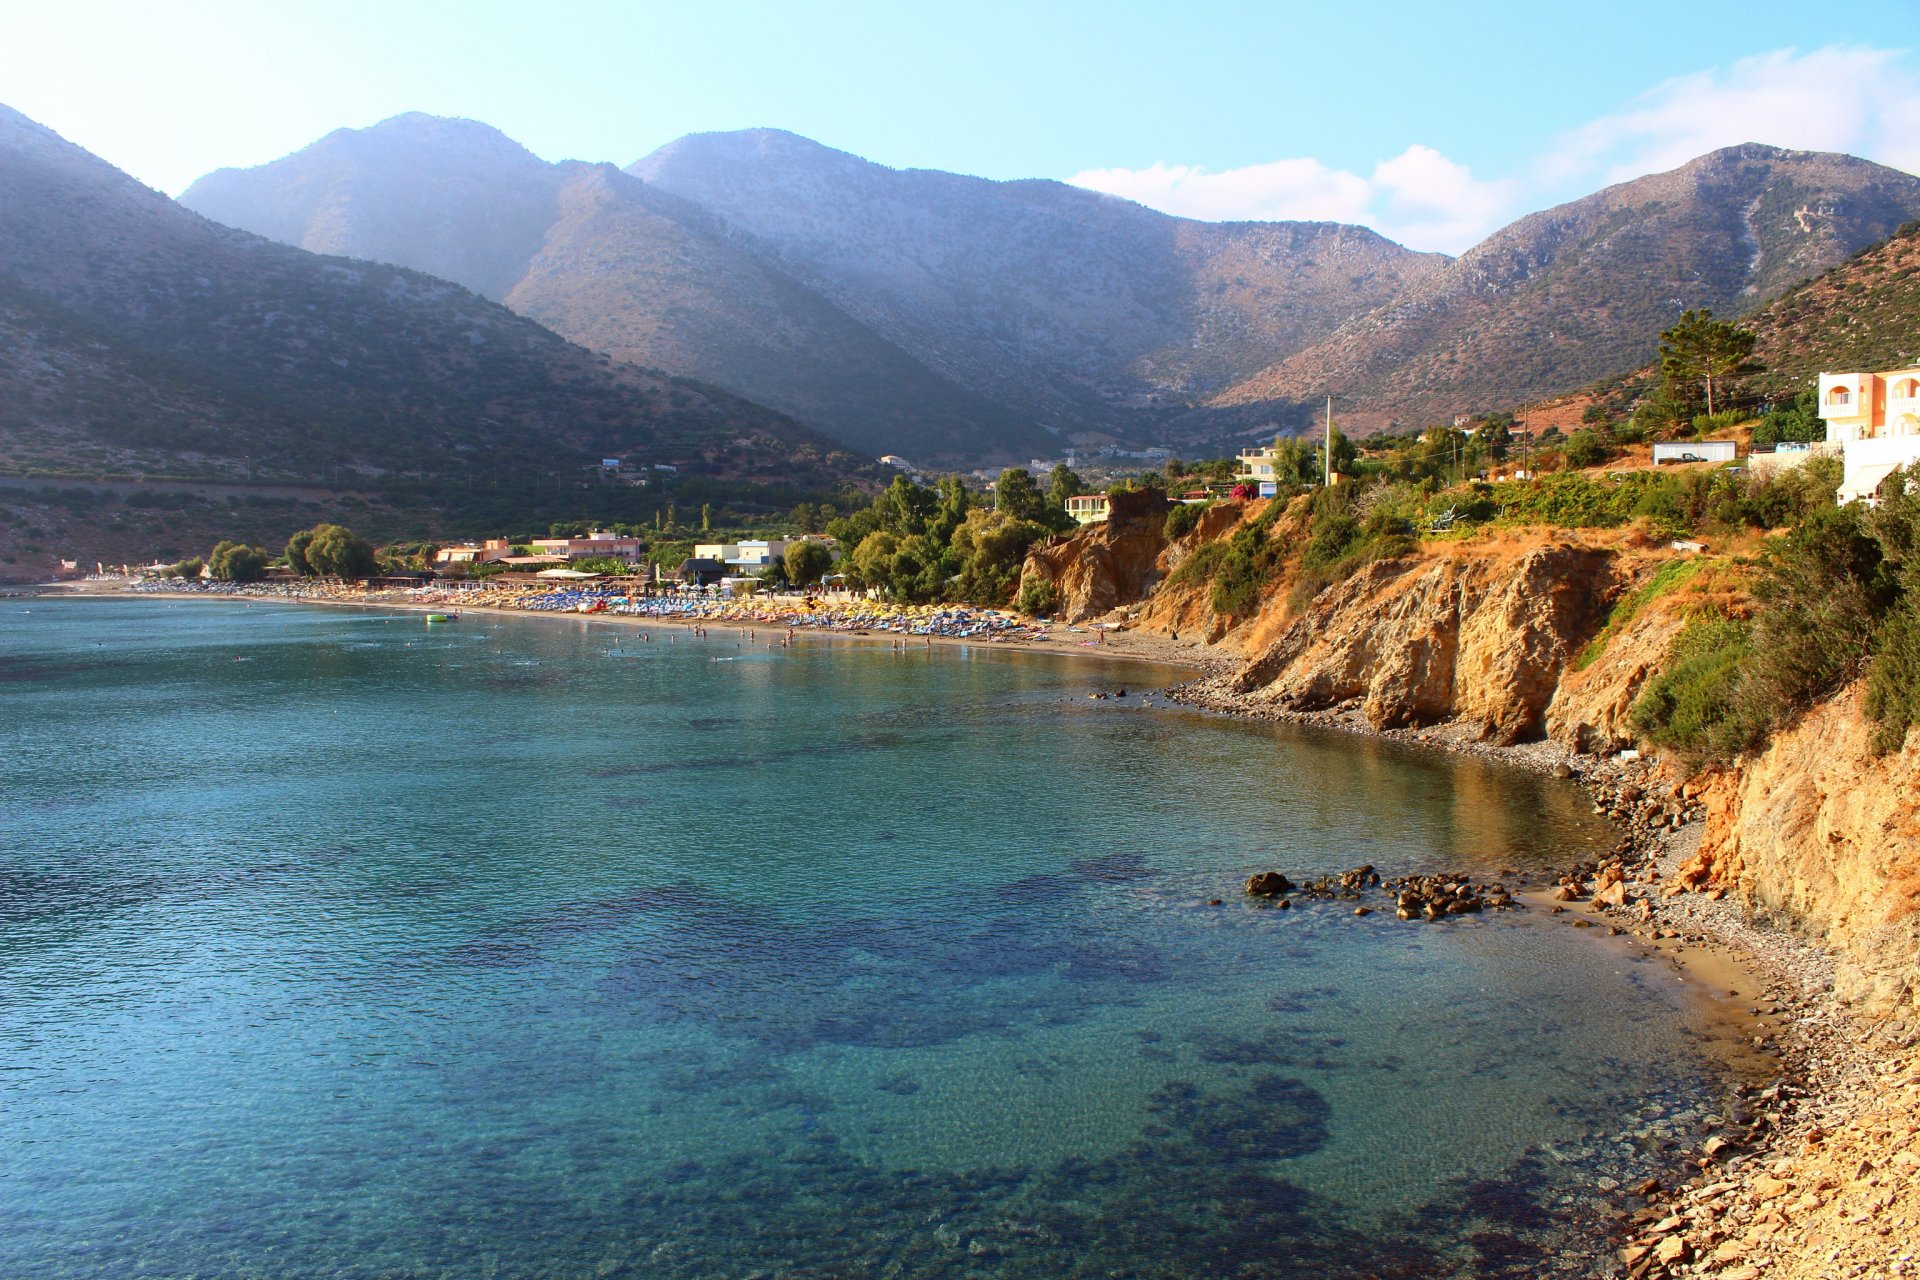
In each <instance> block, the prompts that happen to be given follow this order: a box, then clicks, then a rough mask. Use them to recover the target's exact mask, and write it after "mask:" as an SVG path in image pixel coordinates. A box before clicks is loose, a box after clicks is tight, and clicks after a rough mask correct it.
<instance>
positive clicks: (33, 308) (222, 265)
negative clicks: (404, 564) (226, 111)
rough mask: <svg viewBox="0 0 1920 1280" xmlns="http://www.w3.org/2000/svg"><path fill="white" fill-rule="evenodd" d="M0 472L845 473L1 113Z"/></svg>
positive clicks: (712, 395)
mask: <svg viewBox="0 0 1920 1280" xmlns="http://www.w3.org/2000/svg"><path fill="white" fill-rule="evenodd" d="M0 405H4V406H5V407H4V409H0V457H4V458H5V459H6V460H7V461H8V462H9V463H11V465H12V467H13V468H14V469H15V470H20V469H26V468H37V469H42V470H69V471H71V470H79V471H86V472H92V473H97V472H100V471H103V470H110V471H127V470H164V471H173V472H177V473H186V474H197V475H223V474H224V475H228V476H233V475H245V474H247V473H248V472H252V473H253V474H255V475H262V474H264V475H271V476H277V477H281V478H288V479H294V478H297V479H301V480H311V481H319V480H322V479H325V478H327V477H329V476H332V477H334V478H336V479H338V478H340V477H341V476H343V475H345V476H350V477H357V478H362V479H364V478H372V477H378V476H390V475H395V474H398V473H411V474H413V475H414V476H416V477H417V478H420V479H422V480H425V479H428V478H433V477H438V478H440V479H442V480H447V481H451V482H455V483H460V482H463V481H470V480H471V479H472V478H473V477H474V476H476V475H480V474H484V475H488V476H498V475H499V474H501V473H502V472H503V471H506V472H507V473H509V474H511V473H515V472H518V471H520V470H522V469H524V468H527V467H528V466H529V464H531V465H532V466H533V467H535V468H537V469H539V471H540V472H541V473H542V474H547V473H554V472H559V471H564V470H568V469H570V468H572V467H574V466H577V465H580V464H582V463H587V462H590V461H592V460H594V459H597V458H599V457H601V456H603V455H607V454H616V455H620V456H633V457H635V458H636V459H638V458H641V457H644V458H645V459H646V460H647V461H649V462H655V461H657V462H671V463H674V464H677V465H680V466H683V467H685V468H687V469H689V470H694V471H700V472H704V473H710V474H715V475H726V476H734V477H739V478H746V479H753V478H759V479H780V480H782V481H801V482H805V481H807V480H812V481H814V482H816V483H820V484H832V483H836V482H838V481H839V480H840V479H842V478H844V477H845V476H847V475H848V474H850V473H852V472H853V471H855V470H858V469H859V468H861V467H862V466H864V464H862V463H860V462H859V461H858V460H856V459H855V458H854V457H852V456H851V455H849V454H847V453H845V452H844V450H843V449H842V448H841V447H840V446H837V445H835V444H834V443H832V442H830V441H828V440H826V439H824V438H822V437H820V436H818V435H816V434H814V433H813V432H811V431H809V430H808V429H807V428H805V427H803V426H801V425H800V424H799V423H797V422H794V421H793V420H791V419H788V418H785V417H783V416H781V415H779V414H777V413H774V412H771V411H769V410H767V409H765V408H762V407H761V406H758V405H755V404H752V403H749V402H746V401H743V400H740V399H738V398H736V397H735V396H733V395H731V394H728V393H725V392H722V391H719V390H717V389H714V388H712V387H707V386H702V385H699V384H695V383H691V382H686V381H682V380H679V379H675V378H671V377H669V376H666V375H663V374H659V373H655V372H652V371H650V370H646V369H641V368H637V367H633V366H630V365H621V364H616V363H613V362H611V361H609V360H608V359H607V358H606V357H604V356H600V355H596V354H594V353H592V352H590V351H587V350H585V349H584V348H581V347H578V346H575V345H573V344H571V343H569V342H566V341H565V340H563V339H561V338H559V337H557V336H555V335H554V334H553V333H551V332H550V331H548V330H546V329H544V328H542V327H540V326H539V325H537V324H535V323H533V322H532V321H529V320H526V319H523V318H522V317H520V316H517V315H515V314H514V313H513V312H511V311H509V310H508V309H506V308H505V307H502V306H498V305H496V304H494V303H491V302H488V301H487V300H486V299H484V298H481V297H479V296H477V295H475V294H472V293H469V292H468V291H466V290H465V289H462V288H460V287H458V286H456V285H452V284H449V283H447V282H446V281H444V280H439V279H435V278H433V277H430V276H426V275H422V274H420V273H418V272H415V271H410V270H403V269H400V268H395V267H386V266H377V265H373V264H370V263H367V262H364V261H351V260H346V259H340V258H323V257H319V256H316V255H314V254H310V253H307V252H305V251H302V250H298V249H291V248H287V247H285V246H282V245H278V244H274V243H271V242H269V241H267V240H264V239H261V238H260V237H258V236H255V235H252V234H249V233H245V232H241V231H235V230H232V229H230V228H227V227H223V226H220V225H218V224H216V223H213V222H210V221H208V220H207V219H205V218H202V217H200V216H199V215H197V214H194V213H191V212H189V211H188V210H185V209H183V208H181V207H180V206H179V205H177V204H175V203H174V202H173V201H171V200H168V199H167V198H166V197H164V196H162V195H160V194H158V193H157V192H154V191H151V190H149V189H147V188H145V187H143V186H141V185H140V184H138V183H136V182H134V181H133V180H132V179H131V178H129V177H127V176H126V175H125V174H122V173H120V172H119V171H118V170H116V169H114V168H113V167H112V166H110V165H108V164H107V163H105V162H104V161H102V160H100V159H98V158H97V157H94V156H92V155H89V154H88V153H86V152H85V151H82V150H81V149H79V148H78V147H75V146H72V145H71V144H69V143H67V142H65V141H63V140H62V139H60V138H59V137H58V136H57V135H55V134H53V133H52V132H51V131H49V130H47V129H44V128H42V127H41V126H39V125H37V124H34V123H33V122H32V121H30V120H28V119H26V118H25V117H23V116H20V115H19V114H17V113H15V112H12V111H9V110H6V109H4V108H0Z"/></svg>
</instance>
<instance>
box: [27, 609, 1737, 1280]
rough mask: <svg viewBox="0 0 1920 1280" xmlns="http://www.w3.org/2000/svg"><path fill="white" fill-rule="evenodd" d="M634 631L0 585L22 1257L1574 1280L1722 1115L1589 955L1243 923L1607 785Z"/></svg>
mask: <svg viewBox="0 0 1920 1280" xmlns="http://www.w3.org/2000/svg"><path fill="white" fill-rule="evenodd" d="M654 636H655V639H654V641H653V642H652V643H644V642H640V641H637V640H636V639H635V638H634V633H632V632H630V631H628V630H626V629H624V628H612V627H608V626H606V625H604V624H592V623H588V622H586V621H580V622H566V623H559V624H556V623H553V622H550V621H547V620H515V619H469V620H467V621H463V622H461V623H459V624H457V625H455V626H451V627H446V628H434V629H433V630H431V631H429V630H428V629H427V628H426V627H425V625H424V624H423V622H422V620H421V619H420V618H419V616H418V615H407V616H399V617H395V616H388V615H380V614H372V613H360V612H348V611H328V610H321V609H312V608H291V607H272V606H257V607H252V608H247V607H239V606H228V605H212V604H205V603H200V602H167V603H162V602H145V601H139V602H88V603H80V602H62V603H48V602H29V603H26V604H19V603H15V602H8V603H5V604H0V1137H3V1138H4V1148H0V1275H22V1276H24V1275H34V1276H53V1277H60V1276H89V1277H91V1276H116V1277H117V1276H142V1277H144V1276H153V1277H173V1276H188V1275H192V1276H203V1277H243V1276H244V1277H279V1276H323V1275H324V1276H343V1277H369V1278H371V1277H415V1276H422V1277H424V1276H434V1277H439V1276H446V1277H478V1276H501V1277H509V1276H512V1277H520V1276H527V1277H535V1276H538V1277H548V1276H551V1277H572V1276H645V1277H656V1276H657V1277H681V1276H689V1277H691V1276H702V1277H705V1276H745V1275H750V1274H755V1273H761V1274H765V1275H768V1276H774V1275H779V1276H809V1277H828V1276H836V1277H838V1276H891V1275H898V1276H980V1277H988V1276H995V1277H997V1276H1029V1275H1042V1274H1044V1275H1050V1276H1081V1275H1085V1276H1096V1275H1097V1276H1108V1275H1117V1276H1142V1277H1147V1276H1193V1275H1203V1274H1205V1275H1259V1276H1296V1275H1297V1276H1322V1275H1330V1276H1343V1275H1355V1276H1359V1275H1390V1276H1408V1277H1411V1276H1427V1275H1438V1274H1446V1273H1448V1272H1449V1271H1457V1272H1458V1273H1460V1274H1471V1275H1515V1276H1521V1275H1537V1274H1542V1273H1545V1272H1548V1271H1551V1270H1552V1269H1553V1268H1555V1267H1556V1266H1563V1265H1570V1264H1571V1263H1572V1262H1573V1261H1574V1260H1577V1259H1578V1258H1579V1257H1580V1256H1581V1255H1582V1254H1583V1253H1584V1252H1586V1251H1589V1250H1591V1249H1594V1248H1597V1247H1598V1244H1597V1241H1598V1238H1599V1237H1598V1235H1597V1234H1596V1231H1597V1228H1596V1214H1597V1213H1598V1212H1600V1211H1602V1210H1603V1208H1604V1204H1605V1201H1606V1197H1605V1196H1597V1195H1596V1194H1595V1192H1594V1187H1595V1186H1605V1185H1606V1183H1605V1181H1604V1179H1607V1178H1616V1179H1623V1178H1626V1177H1629V1176H1633V1175H1635V1174H1638V1173H1641V1172H1642V1171H1644V1170H1646V1169H1647V1168H1649V1167H1650V1165H1649V1161H1650V1160H1651V1159H1652V1158H1653V1157H1652V1155H1651V1154H1650V1152H1651V1147H1652V1145H1653V1144H1654V1143H1655V1142H1656V1140H1657V1139H1658V1137H1659V1135H1660V1134H1662V1133H1673V1132H1677V1131H1678V1129H1679V1128H1680V1127H1681V1126H1684V1125H1685V1124H1687V1123H1689V1122H1690V1121H1691V1119H1692V1118H1693V1117H1694V1116H1696V1115H1697V1114H1699V1113H1700V1111H1701V1110H1702V1109H1703V1108H1704V1107H1706V1106H1707V1105H1708V1103H1709V1100H1710V1099H1711V1097H1712V1088H1713V1081H1712V1076H1711V1072H1710V1068H1709V1066H1708V1064H1707V1063H1706V1061H1705V1060H1704V1058H1703V1056H1702V1055H1701V1053H1700V1051H1699V1049H1698V1047H1697V1044H1698V1042H1697V1041H1696V1039H1695V1037H1694V1036H1693V1034H1692V1033H1691V1032H1690V1030H1689V1028H1688V1025H1687V1018H1686V1016H1685V1014H1684V1013H1683V1011H1682V1010H1681V1009H1680V1008H1679V1006H1678V1005H1677V1003H1675V1002H1674V1001H1673V1000H1672V999H1671V998H1670V997H1669V994H1668V992H1669V988H1670V987H1671V978H1670V977H1668V976H1667V975H1666V974H1665V972H1664V971H1663V970H1660V969H1657V968H1653V967H1642V966H1639V965H1636V964H1634V963H1633V962H1631V961H1628V960H1626V959H1625V958H1623V957H1622V956H1621V955H1619V954H1618V953H1617V952H1616V951H1614V950H1613V949H1611V948H1609V947H1608V946H1606V945H1605V944H1603V943H1601V942H1600V941H1598V940H1596V939H1593V938H1591V937H1589V936H1586V934H1585V933H1584V932H1577V931H1574V930H1565V929H1554V928H1547V927H1543V926H1542V925H1541V924H1540V923H1539V922H1538V921H1529V920H1526V919H1523V918H1519V917H1512V916H1503V917H1498V918H1492V917H1489V918H1485V919H1468V920H1459V921H1449V922H1446V923H1445V924H1443V925H1438V926H1423V925H1415V924H1407V923H1402V922H1400V921H1397V920H1394V919H1393V918H1392V916H1391V915H1389V914H1385V913H1381V914H1376V915H1374V916H1372V917H1368V918H1365V919H1356V918H1354V917H1352V916H1351V915H1350V914H1348V913H1347V909H1343V908H1339V907H1337V906H1333V905H1324V906H1307V907H1305V908H1303V909H1296V910H1294V911H1291V912H1285V913H1282V912H1274V911H1253V910H1249V909H1247V908H1246V907H1245V906H1243V905H1241V904H1240V903H1239V902H1238V901H1237V893H1236V888H1237V884H1238V882H1239V880H1240V879H1241V878H1243V877H1244V876H1245V875H1246V874H1247V873H1248V872H1249V871H1251V870H1255V869H1262V868H1265V867H1280V868H1283V869H1285V870H1288V871H1289V872H1291V873H1295V874H1296V875H1297V874H1298V873H1300V872H1303V871H1304V872H1318V871H1325V870H1340V869H1343V868H1345V867H1348V866H1352V865H1355V864H1357V863H1360V862H1374V863H1376V864H1378V865H1379V866H1380V867H1381V868H1382V869H1383V870H1390V871H1395V872H1398V871H1405V870H1418V869H1422V868H1425V869H1436V868H1440V867H1449V866H1459V867H1467V868H1473V869H1476V870H1481V871H1488V872H1491V871H1493V870H1495V869H1497V868H1499V867H1501V866H1520V865H1527V864H1528V863H1529V862H1538V861H1542V860H1544V861H1548V862H1554V863H1560V862H1565V861H1567V860H1570V859H1573V858H1576V857H1579V856H1582V855H1583V854H1586V853H1591V852H1595V851H1598V850H1601V849H1604V848H1605V847H1607V846H1608V845H1609V844H1611V839H1612V838H1611V833H1610V832H1609V831H1608V829H1607V828H1605V827H1604V826H1601V825H1599V824H1598V823H1597V821H1596V820H1595V819H1593V818H1592V817H1591V816H1590V812H1589V809H1588V806H1587V803H1586V801H1585V800H1584V798H1583V797H1582V796H1581V794H1580V793H1579V792H1578V791H1577V790H1575V789H1574V788H1573V787H1572V786H1571V785H1570V784H1562V783H1555V782H1553V781H1552V780H1548V779H1539V778H1534V777H1531V776H1528V775H1524V774H1519V773H1515V772H1512V771H1508V770H1503V769H1499V768H1495V767H1492V766H1488V765H1484V764H1481V763H1478V762H1473V761H1464V760H1454V759H1449V758H1434V757H1426V756H1421V755H1418V754H1414V753H1409V752H1405V751H1403V750H1400V749H1398V748H1394V747H1391V746H1388V745H1385V744H1380V743H1373V742H1367V741H1363V740H1356V739H1353V738H1350V737H1346V736H1341V735H1331V734H1316V733H1309V732H1302V731H1297V730H1293V729H1288V728H1285V727H1275V726H1259V725H1247V724H1239V723H1234V722H1228V721H1223V720H1219V719H1215V718H1209V717H1204V716H1201V715H1198V714H1196V713H1189V712H1185V711H1178V710H1157V709H1156V710H1153V711H1147V710H1142V709H1140V708H1139V707H1138V705H1137V701H1138V700H1137V697H1136V698H1130V699H1128V700H1127V701H1126V702H1119V701H1107V702H1090V701H1087V700H1086V698H1085V694H1086V692H1087V691H1088V690H1089V689H1090V688H1093V687H1095V686H1096V685H1097V686H1098V687H1103V688H1112V687H1114V686H1115V685H1116V684H1126V683H1132V684H1134V685H1135V686H1136V687H1137V686H1138V685H1139V684H1140V683H1141V682H1142V681H1143V680H1144V679H1145V678H1146V675H1145V673H1143V672H1142V671H1141V670H1139V669H1138V668H1130V667H1129V668H1120V667H1116V668H1112V669H1109V670H1107V671H1105V672H1104V673H1102V671H1101V669H1100V668H1097V667H1094V666H1092V665H1090V664H1088V663H1085V662H1064V661H1061V660H1059V659H1054V658H1048V657H1044V656H1025V655H1019V654H1009V653H1005V652H999V651H988V650H985V649H975V650H971V651H960V650H955V649H947V648H942V649H936V650H934V651H932V652H930V653H929V652H913V653H909V654H906V655H898V654H894V653H892V652H891V651H890V650H888V649H887V648H885V647H874V648H867V647H863V646H858V645H852V644H832V643H814V644H808V645H803V646H802V647H800V648H797V649H795V650H791V651H779V650H771V651H770V650H767V649H765V648H752V647H747V646H742V645H738V644H736V642H735V640H734V638H733V637H732V636H731V635H727V636H721V635H716V636H714V637H712V638H710V639H708V640H705V641H696V640H694V639H692V638H691V637H688V636H686V635H685V634H684V633H681V632H676V631H658V632H655V633H654ZM670 637H671V638H670ZM620 655H626V656H620ZM1212 897H1223V898H1226V899H1227V900H1228V903H1229V905H1227V906H1224V907H1217V908H1212V907H1206V906H1203V905H1201V904H1202V903H1203V902H1204V900H1205V899H1207V898H1212Z"/></svg>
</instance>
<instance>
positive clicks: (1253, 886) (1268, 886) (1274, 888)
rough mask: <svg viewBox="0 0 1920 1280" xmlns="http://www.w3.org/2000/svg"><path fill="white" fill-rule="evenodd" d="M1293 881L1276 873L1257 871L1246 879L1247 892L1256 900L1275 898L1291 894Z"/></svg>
mask: <svg viewBox="0 0 1920 1280" xmlns="http://www.w3.org/2000/svg"><path fill="white" fill-rule="evenodd" d="M1294 887H1295V886H1294V883H1293V881H1291V880H1289V879H1287V878H1286V876H1284V875H1282V874H1281V873H1280V872H1278V871H1259V872H1255V873H1254V874H1253V875H1250V876H1248V877H1247V892H1248V893H1249V894H1250V895H1252V896H1253V897H1256V898H1277V897H1279V896H1280V895H1281V894H1283V893H1292V892H1293V890H1294Z"/></svg>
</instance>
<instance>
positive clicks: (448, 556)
mask: <svg viewBox="0 0 1920 1280" xmlns="http://www.w3.org/2000/svg"><path fill="white" fill-rule="evenodd" d="M512 550H513V548H512V546H511V545H510V544H509V543H508V542H507V540H506V539H505V538H488V539H487V540H486V541H485V542H478V543H473V542H463V543H459V544H456V545H454V546H447V547H442V548H440V550H439V551H437V552H435V553H434V557H433V562H434V563H435V564H476V563H484V562H486V561H488V560H500V559H503V558H505V557H506V555H507V554H508V553H509V552H510V551H512Z"/></svg>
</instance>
